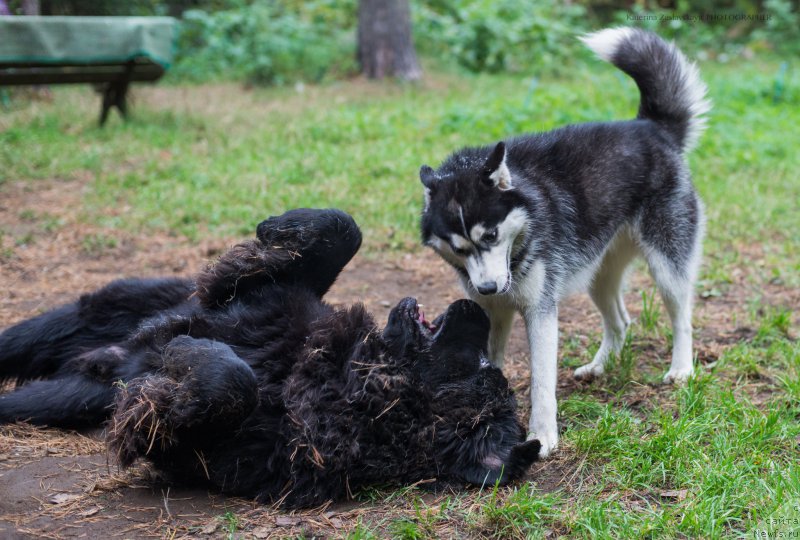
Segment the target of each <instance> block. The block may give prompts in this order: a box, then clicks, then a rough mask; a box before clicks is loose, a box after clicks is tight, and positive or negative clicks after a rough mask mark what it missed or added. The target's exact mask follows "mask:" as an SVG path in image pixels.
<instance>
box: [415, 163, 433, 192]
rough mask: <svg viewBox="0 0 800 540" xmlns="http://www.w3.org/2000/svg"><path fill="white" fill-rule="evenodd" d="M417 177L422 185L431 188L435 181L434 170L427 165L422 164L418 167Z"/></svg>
mask: <svg viewBox="0 0 800 540" xmlns="http://www.w3.org/2000/svg"><path fill="white" fill-rule="evenodd" d="M419 179H420V181H422V185H423V186H425V187H426V188H428V189H431V188H432V187H433V184H434V183H435V182H436V171H434V170H433V169H432V168H431V167H429V166H427V165H423V166H422V167H420V168H419Z"/></svg>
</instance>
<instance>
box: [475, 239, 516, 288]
mask: <svg viewBox="0 0 800 540" xmlns="http://www.w3.org/2000/svg"><path fill="white" fill-rule="evenodd" d="M464 267H465V269H466V270H467V273H468V274H469V280H470V282H471V283H472V286H473V287H475V290H476V291H478V293H480V294H482V295H492V294H501V293H504V292H506V291H507V290H508V287H509V286H510V285H511V271H510V269H509V260H508V246H507V245H499V246H494V247H492V248H491V249H490V250H488V251H481V252H478V253H473V254H471V255H469V256H468V257H467V259H466V261H465V265H464Z"/></svg>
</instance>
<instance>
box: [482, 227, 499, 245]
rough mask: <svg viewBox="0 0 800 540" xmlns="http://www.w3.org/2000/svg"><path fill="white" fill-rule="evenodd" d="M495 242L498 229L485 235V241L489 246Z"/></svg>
mask: <svg viewBox="0 0 800 540" xmlns="http://www.w3.org/2000/svg"><path fill="white" fill-rule="evenodd" d="M495 240H497V229H492V230H491V231H489V232H487V233H486V234H484V235H483V241H484V242H486V243H487V244H491V243H492V242H494V241H495Z"/></svg>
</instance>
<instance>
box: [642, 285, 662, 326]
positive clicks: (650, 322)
mask: <svg viewBox="0 0 800 540" xmlns="http://www.w3.org/2000/svg"><path fill="white" fill-rule="evenodd" d="M660 319H661V310H660V309H659V304H658V301H657V300H656V290H655V289H651V290H650V291H649V292H648V291H642V311H641V313H640V314H639V324H640V325H641V327H642V329H643V330H644V331H645V332H646V333H648V334H651V335H654V336H658V324H659V321H660Z"/></svg>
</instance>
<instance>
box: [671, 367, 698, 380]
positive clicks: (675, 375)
mask: <svg viewBox="0 0 800 540" xmlns="http://www.w3.org/2000/svg"><path fill="white" fill-rule="evenodd" d="M692 373H694V369H693V368H691V367H689V368H688V369H670V370H669V371H668V372H667V374H666V375H664V384H684V383H685V382H686V381H687V380H689V377H691V376H692Z"/></svg>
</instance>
